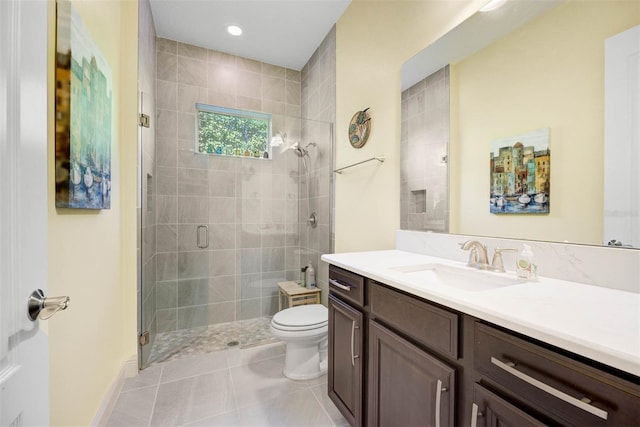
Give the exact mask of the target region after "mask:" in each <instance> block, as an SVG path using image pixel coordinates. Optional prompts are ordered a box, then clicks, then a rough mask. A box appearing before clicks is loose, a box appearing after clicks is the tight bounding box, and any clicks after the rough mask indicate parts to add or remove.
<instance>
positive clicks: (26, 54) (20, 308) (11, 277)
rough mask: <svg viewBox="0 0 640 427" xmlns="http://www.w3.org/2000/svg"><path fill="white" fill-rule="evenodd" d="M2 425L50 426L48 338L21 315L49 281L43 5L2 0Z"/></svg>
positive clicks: (34, 1) (37, 1)
mask: <svg viewBox="0 0 640 427" xmlns="http://www.w3.org/2000/svg"><path fill="white" fill-rule="evenodd" d="M0 48H1V49H0V425H1V426H12V427H13V426H22V425H37V426H46V425H48V424H49V369H48V367H49V366H48V365H49V359H48V340H47V336H46V334H45V331H43V330H42V321H36V322H32V321H30V320H29V319H28V317H27V298H28V296H29V295H30V294H31V292H32V291H33V290H34V289H38V288H40V289H43V290H44V291H45V292H46V280H47V62H46V59H47V3H46V1H43V0H0Z"/></svg>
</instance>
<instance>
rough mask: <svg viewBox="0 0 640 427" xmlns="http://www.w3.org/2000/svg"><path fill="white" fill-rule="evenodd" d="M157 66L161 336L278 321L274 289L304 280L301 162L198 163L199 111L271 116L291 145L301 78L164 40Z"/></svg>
mask: <svg viewBox="0 0 640 427" xmlns="http://www.w3.org/2000/svg"><path fill="white" fill-rule="evenodd" d="M157 64H158V65H157V75H156V76H157V80H156V84H157V110H156V116H157V122H156V123H157V128H156V131H157V148H156V155H157V157H156V162H157V171H156V174H157V205H158V212H157V223H158V225H157V233H158V236H157V252H158V253H157V259H158V262H157V274H156V279H157V295H156V306H157V329H158V331H159V332H164V331H172V330H177V329H185V328H193V327H198V326H205V325H207V324H213V323H220V322H228V321H233V320H240V319H246V318H253V317H259V316H262V315H272V314H273V313H275V311H277V308H278V300H277V295H278V293H277V282H278V281H282V280H284V279H286V278H297V277H298V275H299V265H300V254H299V251H298V243H299V233H298V184H299V176H298V161H299V159H298V157H297V156H295V155H294V154H293V153H292V152H291V151H287V152H284V153H281V152H279V150H278V149H274V152H273V154H272V156H271V159H269V160H264V159H254V158H235V157H217V156H210V155H208V154H199V153H196V152H195V146H196V143H195V138H196V135H195V120H196V118H195V104H196V103H205V104H211V105H217V106H222V107H228V108H236V109H244V110H250V111H259V112H266V113H271V114H273V115H274V131H278V130H284V131H286V132H287V133H288V135H289V138H290V139H294V138H296V137H299V135H300V132H301V121H300V119H288V118H286V117H287V116H291V117H300V114H301V108H300V94H301V78H300V77H301V75H300V72H298V71H294V70H290V69H285V68H281V67H276V66H273V65H269V64H265V63H261V62H257V61H253V60H249V59H245V58H241V57H236V56H232V55H228V54H224V53H221V52H217V51H212V50H207V49H204V48H200V47H197V46H191V45H187V44H182V43H178V42H175V41H171V40H166V39H158V40H157ZM201 225H202V226H207V227H208V234H209V247H208V248H206V249H199V248H198V247H197V246H196V229H197V227H198V226H201Z"/></svg>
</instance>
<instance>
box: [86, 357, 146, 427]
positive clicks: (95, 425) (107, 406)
mask: <svg viewBox="0 0 640 427" xmlns="http://www.w3.org/2000/svg"><path fill="white" fill-rule="evenodd" d="M137 374H138V358H137V356H132V357H131V358H130V359H127V360H125V361H124V363H123V364H122V366H121V367H120V371H119V372H118V375H117V376H116V379H115V380H114V381H113V383H111V386H109V389H108V390H107V392H106V394H105V395H104V398H103V399H102V404H101V405H100V408H98V412H96V415H95V416H94V417H93V421H91V426H92V427H106V426H107V423H108V422H109V417H111V413H112V412H113V408H115V406H116V402H117V401H118V396H119V395H120V390H122V384H124V380H125V378H130V377H133V376H135V375H137Z"/></svg>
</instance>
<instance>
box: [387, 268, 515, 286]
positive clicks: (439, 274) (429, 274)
mask: <svg viewBox="0 0 640 427" xmlns="http://www.w3.org/2000/svg"><path fill="white" fill-rule="evenodd" d="M391 270H394V271H397V272H399V273H402V274H404V275H406V276H407V277H410V278H411V279H414V280H416V281H419V282H420V283H425V284H437V285H441V286H446V287H451V288H456V289H461V290H463V291H469V292H480V291H488V290H491V289H497V288H503V287H505V286H512V285H518V284H521V283H525V280H524V279H518V278H514V277H510V276H505V275H504V273H494V272H490V271H482V270H475V269H471V268H461V267H455V266H451V265H445V264H438V263H431V264H420V265H407V266H402V267H393V268H391Z"/></svg>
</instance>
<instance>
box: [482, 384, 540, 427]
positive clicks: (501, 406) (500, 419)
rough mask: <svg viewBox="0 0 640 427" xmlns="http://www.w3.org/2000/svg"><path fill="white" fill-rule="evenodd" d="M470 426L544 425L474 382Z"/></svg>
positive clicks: (520, 426) (527, 426)
mask: <svg viewBox="0 0 640 427" xmlns="http://www.w3.org/2000/svg"><path fill="white" fill-rule="evenodd" d="M471 417H472V418H471V426H472V427H544V426H545V424H543V423H542V422H540V421H538V420H536V419H535V418H533V417H532V416H530V415H529V414H527V413H525V412H524V411H522V410H520V409H519V408H516V407H515V406H513V405H512V404H510V403H509V402H507V401H506V400H504V399H502V398H500V397H499V396H497V395H496V394H494V393H492V392H490V391H489V390H487V389H486V388H484V387H482V386H481V385H480V384H474V389H473V408H472V413H471Z"/></svg>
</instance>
